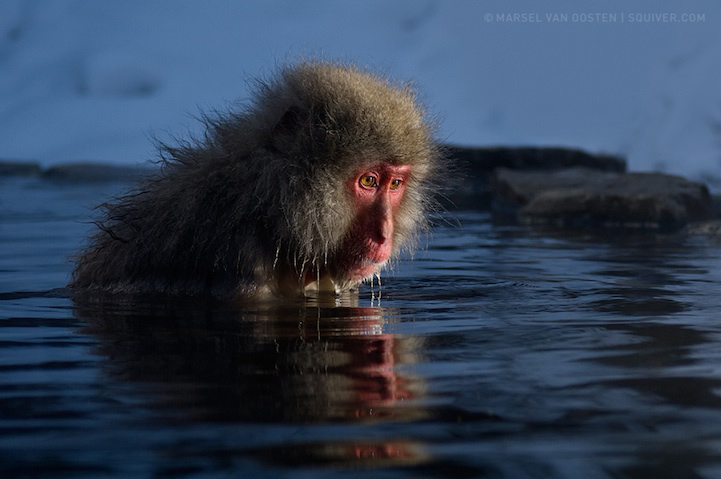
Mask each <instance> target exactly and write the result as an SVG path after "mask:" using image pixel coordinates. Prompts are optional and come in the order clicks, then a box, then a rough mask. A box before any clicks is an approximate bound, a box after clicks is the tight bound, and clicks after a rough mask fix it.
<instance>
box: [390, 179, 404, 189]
mask: <svg viewBox="0 0 721 479" xmlns="http://www.w3.org/2000/svg"><path fill="white" fill-rule="evenodd" d="M401 183H403V180H401V179H400V178H396V179H395V180H393V181H391V185H390V186H389V188H390V189H391V190H397V189H398V188H400V187H401Z"/></svg>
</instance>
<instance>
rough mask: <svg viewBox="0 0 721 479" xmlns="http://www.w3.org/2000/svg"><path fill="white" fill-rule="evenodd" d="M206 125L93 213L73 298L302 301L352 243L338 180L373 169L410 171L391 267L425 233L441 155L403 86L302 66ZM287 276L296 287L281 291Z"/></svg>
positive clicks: (329, 67)
mask: <svg viewBox="0 0 721 479" xmlns="http://www.w3.org/2000/svg"><path fill="white" fill-rule="evenodd" d="M204 121H205V123H206V126H207V130H206V134H205V136H204V138H203V139H201V140H199V141H195V142H191V143H188V144H183V145H181V146H175V147H169V146H165V147H163V149H162V155H163V167H162V171H161V173H160V174H159V175H158V176H156V177H154V178H151V179H149V180H147V181H146V182H144V183H143V184H141V185H140V186H139V187H138V188H137V190H136V191H134V192H132V193H131V194H129V195H127V196H125V197H122V198H119V199H118V200H117V201H116V202H114V203H110V204H107V205H104V206H103V207H104V216H103V217H102V218H101V219H100V221H99V222H98V226H99V231H98V232H97V234H95V236H94V237H93V238H92V239H91V243H90V246H89V247H88V249H87V250H86V251H85V252H84V253H83V254H82V255H81V256H80V257H79V258H78V260H77V263H76V268H75V270H74V272H73V278H72V282H71V287H73V288H75V289H76V290H85V291H88V290H89V291H93V290H102V291H109V292H127V293H138V292H163V293H170V294H212V295H215V296H220V297H232V296H249V295H254V294H262V293H276V294H279V293H283V292H284V290H287V289H288V288H290V289H291V290H292V289H293V288H297V291H298V292H300V291H302V286H301V284H302V281H303V280H302V279H301V278H303V276H304V275H305V274H307V272H308V271H315V272H320V271H325V270H328V271H333V268H334V267H335V266H334V265H335V259H334V258H335V257H336V255H337V254H338V253H339V247H340V245H342V243H343V240H344V238H345V235H346V234H347V233H348V232H349V231H350V230H351V226H352V224H351V222H352V221H353V217H352V214H351V213H350V212H351V206H350V203H349V199H348V195H347V194H346V191H345V188H346V179H347V178H349V177H351V175H353V174H355V173H356V170H358V169H359V168H361V167H362V166H363V165H368V164H374V163H377V162H381V161H385V162H389V163H392V164H405V165H410V166H411V167H412V175H411V178H410V180H409V181H408V183H407V185H406V186H407V187H406V192H405V195H404V198H403V201H402V203H401V205H400V210H399V211H398V214H397V215H396V222H395V230H394V254H397V253H398V251H399V250H400V249H401V248H402V247H409V246H411V245H412V243H413V239H414V238H415V236H416V233H417V232H418V231H419V230H420V229H422V228H424V226H425V225H426V222H425V212H426V210H427V208H428V205H429V204H430V202H432V195H431V193H432V192H433V190H434V187H433V181H432V180H433V179H434V176H436V175H437V174H438V173H439V169H440V166H441V162H440V158H441V156H440V152H439V150H438V149H437V147H436V145H435V143H434V141H433V140H432V128H431V127H430V126H429V124H428V123H427V121H426V120H425V119H424V113H423V111H422V110H421V109H420V108H419V107H418V104H417V102H416V99H415V97H414V94H413V92H412V91H411V90H410V89H409V88H407V87H404V88H398V87H396V86H394V85H392V84H391V83H389V82H387V81H386V80H383V79H380V78H379V77H376V76H373V75H370V74H367V73H364V72H361V71H359V70H358V69H356V68H354V67H352V66H343V65H336V64H328V63H319V62H309V63H302V64H299V65H296V66H291V67H287V68H285V69H282V70H281V71H280V73H279V74H278V75H277V77H276V78H274V79H272V80H270V81H267V82H258V87H257V91H256V95H255V100H254V101H253V103H252V104H251V105H250V106H249V107H248V108H246V109H245V110H243V111H240V112H237V113H226V114H222V115H218V116H217V117H212V118H211V117H209V116H206V117H205V118H204ZM288 277H291V278H297V283H296V284H295V285H293V284H291V285H290V286H288V285H287V284H285V285H284V284H281V283H282V281H280V280H279V278H286V280H285V281H286V283H287V278H288ZM291 283H293V281H291ZM352 286H353V285H352V284H344V285H341V287H342V288H349V287H352Z"/></svg>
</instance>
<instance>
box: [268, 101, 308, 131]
mask: <svg viewBox="0 0 721 479" xmlns="http://www.w3.org/2000/svg"><path fill="white" fill-rule="evenodd" d="M303 120H304V118H303V112H302V111H301V110H300V108H298V107H296V106H292V107H290V108H288V110H287V111H286V112H285V113H283V116H281V117H280V120H278V123H276V124H275V126H274V127H273V135H275V134H276V133H287V132H289V131H293V130H296V129H297V128H298V126H299V125H300V123H301V122H303Z"/></svg>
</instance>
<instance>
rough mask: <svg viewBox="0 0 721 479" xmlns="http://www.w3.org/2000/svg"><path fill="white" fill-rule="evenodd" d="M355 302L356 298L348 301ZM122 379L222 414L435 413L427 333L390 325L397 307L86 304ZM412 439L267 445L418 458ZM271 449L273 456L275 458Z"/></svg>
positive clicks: (318, 454) (280, 454) (238, 418)
mask: <svg viewBox="0 0 721 479" xmlns="http://www.w3.org/2000/svg"><path fill="white" fill-rule="evenodd" d="M345 304H348V303H347V302H346V303H345ZM76 305H77V306H78V308H77V310H76V311H77V313H78V315H80V316H82V317H83V318H85V319H88V320H89V321H87V324H88V326H87V331H88V332H90V333H92V334H93V335H95V336H97V337H99V338H101V343H100V347H99V353H100V354H101V355H102V356H104V357H106V358H108V362H107V369H108V371H109V374H110V375H111V379H112V380H114V379H116V378H120V379H121V380H122V381H129V382H132V383H137V384H138V386H139V389H141V390H142V391H143V392H145V393H146V394H147V392H148V390H149V391H150V397H151V398H152V399H151V403H152V404H151V407H159V408H162V409H163V411H165V412H167V413H169V414H171V415H174V414H176V413H177V414H179V415H180V416H181V418H182V419H192V420H194V421H197V420H200V421H211V422H260V423H280V424H283V423H289V424H296V425H297V424H298V423H306V424H314V423H329V422H332V423H343V422H345V423H348V422H373V421H410V420H415V419H420V418H423V417H425V415H426V412H425V410H424V409H423V407H422V406H420V402H419V401H417V400H418V399H419V398H420V397H421V396H422V395H423V392H424V384H423V382H422V380H421V379H419V378H417V377H414V376H413V375H412V374H409V373H408V369H409V368H408V366H412V365H413V364H414V363H416V362H417V361H418V354H420V348H421V343H420V341H421V340H420V339H419V338H416V337H401V336H398V335H392V334H387V333H385V332H384V324H385V323H386V322H387V321H393V317H394V316H395V313H394V312H393V311H390V310H387V309H382V308H360V307H357V306H345V305H344V306H337V305H335V304H331V305H328V304H327V303H326V302H325V301H324V300H323V299H322V298H321V299H319V300H318V302H317V304H315V305H313V304H309V303H306V304H302V305H297V307H287V306H285V307H278V308H269V309H262V308H258V307H256V308H254V309H253V310H245V309H237V310H222V309H221V310H219V309H204V308H198V306H197V305H191V304H182V303H176V304H174V305H172V306H171V305H159V304H157V303H151V302H147V303H138V302H133V303H132V304H130V305H123V304H122V303H119V302H115V303H107V302H105V303H102V304H98V303H95V304H85V305H82V304H81V303H80V302H76ZM421 451H422V447H420V446H419V445H418V444H415V443H411V442H408V441H402V440H401V441H396V440H391V441H378V440H374V441H364V440H358V441H356V440H353V439H349V440H348V441H346V442H340V443H339V442H337V440H334V441H333V442H332V443H331V442H328V443H326V442H324V441H320V442H318V443H314V444H306V445H298V446H297V447H293V448H287V447H278V448H271V450H268V449H266V450H263V451H257V455H258V456H259V457H261V458H262V457H266V458H269V459H270V458H272V460H273V461H274V462H276V463H277V462H283V461H285V462H289V463H295V462H296V461H298V460H300V458H303V461H310V462H311V463H314V462H315V463H328V462H331V463H336V462H340V463H346V462H347V461H352V462H354V463H357V461H361V463H365V462H368V463H369V464H367V465H369V466H373V465H378V466H382V465H388V464H389V463H397V462H401V463H408V462H416V461H419V460H421V459H422V458H423V457H424V455H425V454H424V453H422V452H421ZM268 455H270V456H268Z"/></svg>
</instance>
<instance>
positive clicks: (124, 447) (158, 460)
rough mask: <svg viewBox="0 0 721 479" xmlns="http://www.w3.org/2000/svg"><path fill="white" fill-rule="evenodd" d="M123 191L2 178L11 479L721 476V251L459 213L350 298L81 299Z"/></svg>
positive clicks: (673, 239)
mask: <svg viewBox="0 0 721 479" xmlns="http://www.w3.org/2000/svg"><path fill="white" fill-rule="evenodd" d="M122 187H123V185H120V184H108V183H101V184H84V185H73V184H68V183H54V182H50V181H47V180H41V179H37V178H0V477H3V478H5V477H33V478H35V477H38V478H44V477H69V478H98V477H111V478H112V477H132V478H170V477H173V478H174V477H192V478H221V477H223V478H225V477H253V478H255V477H259V478H262V477H273V478H284V477H287V478H324V477H369V478H370V477H373V478H377V477H379V478H386V477H414V478H418V477H420V478H471V477H472V478H478V477H481V478H482V477H491V478H577V477H579V478H606V477H613V478H616V477H622V478H646V477H649V478H698V477H702V478H714V477H721V294H720V293H721V244H719V243H718V242H715V241H714V240H711V239H708V238H702V237H696V238H688V237H684V236H682V235H666V236H657V235H650V234H646V235H635V236H633V235H621V234H618V233H612V232H609V233H607V234H596V235H581V234H563V235H562V234H558V233H554V232H543V231H536V230H532V229H528V228H524V227H518V226H502V225H494V223H493V222H492V221H491V218H490V216H489V215H488V214H487V213H484V212H474V211H461V212H452V213H449V214H447V215H444V217H443V219H448V220H450V222H449V223H444V222H440V223H439V225H438V226H437V227H436V228H435V229H434V230H433V232H432V234H431V235H430V236H429V237H427V238H426V239H424V241H423V243H424V244H425V248H424V250H422V251H420V252H418V253H417V254H416V257H415V258H414V260H413V261H410V260H408V261H402V262H401V263H400V264H399V265H397V267H396V269H395V271H394V272H390V273H386V274H384V276H383V278H382V279H383V281H382V287H381V288H380V291H379V288H378V286H377V285H376V286H375V287H374V288H373V290H371V289H370V288H368V287H365V288H363V289H362V290H361V293H360V295H359V298H358V300H357V301H353V300H349V299H347V298H342V299H335V298H317V299H313V300H310V301H308V302H307V303H303V304H275V305H257V306H253V307H239V306H235V307H233V306H229V305H218V304H204V303H202V302H199V301H191V300H188V301H173V302H172V303H168V302H164V301H161V300H157V299H156V300H150V299H148V300H144V301H140V300H136V301H132V302H131V301H125V302H123V301H115V302H102V303H100V302H96V303H93V304H74V303H73V302H72V301H71V300H70V299H69V298H68V297H67V295H66V294H65V293H64V292H63V291H62V290H61V289H58V288H62V287H63V286H64V284H65V283H66V281H67V275H68V273H69V271H70V269H71V262H70V261H69V259H68V258H69V256H70V255H71V254H73V253H74V252H77V251H78V250H79V249H80V248H81V247H82V245H83V242H84V239H83V238H84V237H85V236H86V234H87V232H88V231H90V229H91V225H89V224H88V223H87V221H88V220H89V219H90V218H92V215H93V212H92V210H91V209H90V208H91V207H92V206H94V205H96V204H98V203H100V202H102V201H103V200H104V199H106V198H107V196H108V195H110V194H113V193H117V192H118V191H120V189H121V188H122ZM456 223H457V224H456Z"/></svg>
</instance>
